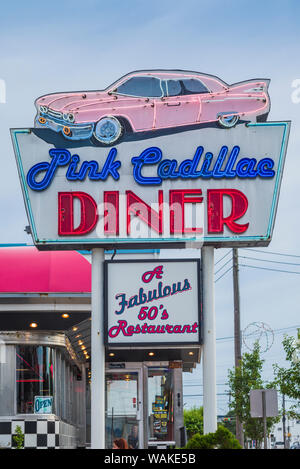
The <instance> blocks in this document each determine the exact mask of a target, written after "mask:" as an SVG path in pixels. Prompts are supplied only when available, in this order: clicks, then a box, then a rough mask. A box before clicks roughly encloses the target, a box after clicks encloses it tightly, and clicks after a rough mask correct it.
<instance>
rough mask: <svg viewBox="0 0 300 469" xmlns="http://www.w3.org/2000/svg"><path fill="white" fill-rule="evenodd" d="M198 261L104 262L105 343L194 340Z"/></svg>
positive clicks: (196, 335)
mask: <svg viewBox="0 0 300 469" xmlns="http://www.w3.org/2000/svg"><path fill="white" fill-rule="evenodd" d="M199 263H200V261H199V260H191V259H187V260H179V261H177V260H176V261H175V260H160V261H145V260H143V261H141V262H139V261H106V263H105V329H106V339H107V343H108V344H109V345H137V344H143V345H145V344H152V345H164V344H185V343H188V344H199V343H200V342H201V314H200V304H201V297H200V288H199V285H200V279H199V275H200V272H199V270H200V269H199Z"/></svg>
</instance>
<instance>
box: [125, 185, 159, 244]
mask: <svg viewBox="0 0 300 469" xmlns="http://www.w3.org/2000/svg"><path fill="white" fill-rule="evenodd" d="M126 195H127V234H128V235H129V234H130V222H131V217H130V214H132V215H135V216H137V217H139V218H141V219H142V220H143V221H144V222H145V223H146V224H147V225H148V226H149V227H150V228H152V229H153V230H155V231H156V232H157V233H159V234H162V232H163V191H158V205H159V209H158V212H156V211H155V210H153V208H151V207H150V205H148V204H146V202H144V201H143V200H142V199H140V198H139V197H138V196H137V195H136V194H135V193H134V192H132V191H126Z"/></svg>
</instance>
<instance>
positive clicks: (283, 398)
mask: <svg viewBox="0 0 300 469" xmlns="http://www.w3.org/2000/svg"><path fill="white" fill-rule="evenodd" d="M282 432H283V442H284V449H287V441H286V415H285V395H284V394H283V395H282Z"/></svg>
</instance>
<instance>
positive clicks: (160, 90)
mask: <svg viewBox="0 0 300 469" xmlns="http://www.w3.org/2000/svg"><path fill="white" fill-rule="evenodd" d="M268 86H269V80H248V81H244V82H241V83H236V84H234V85H227V84H226V83H225V82H224V81H222V80H220V79H219V78H217V77H213V76H211V75H207V74H201V73H195V72H182V71H168V72H166V71H156V72H154V71H141V72H133V73H129V74H128V75H126V76H125V77H122V78H120V80H118V81H116V82H115V83H113V84H112V85H110V86H109V87H108V88H107V89H106V90H104V91H89V92H76V93H72V92H68V93H54V94H49V95H46V96H42V97H41V98H38V99H37V100H36V103H35V105H36V109H37V116H36V119H35V126H36V127H40V128H49V129H52V130H54V131H55V132H61V133H62V135H64V137H66V138H67V139H71V140H81V139H90V138H91V139H92V141H94V142H95V143H101V144H103V145H111V144H114V143H117V142H118V141H120V139H121V138H122V136H124V134H126V133H128V132H129V133H136V132H142V131H151V130H158V129H166V128H173V127H178V126H184V125H193V124H206V123H210V122H217V123H218V124H219V126H220V127H222V128H230V127H234V126H235V125H236V124H237V123H238V122H239V121H240V120H243V121H254V122H256V121H257V122H263V121H265V120H266V119H267V116H268V113H269V110H270V100H269V96H268Z"/></svg>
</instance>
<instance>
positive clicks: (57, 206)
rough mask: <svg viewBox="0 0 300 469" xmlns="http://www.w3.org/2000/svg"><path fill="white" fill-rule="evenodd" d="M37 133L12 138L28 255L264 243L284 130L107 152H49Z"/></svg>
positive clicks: (216, 133)
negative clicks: (29, 238) (30, 243)
mask: <svg viewBox="0 0 300 469" xmlns="http://www.w3.org/2000/svg"><path fill="white" fill-rule="evenodd" d="M46 132H49V131H46V130H41V129H38V130H37V129H35V130H34V131H30V130H28V129H23V130H15V131H13V132H12V135H13V143H14V147H15V151H16V157H17V163H18V168H19V174H20V178H21V182H22V188H23V194H24V200H25V202H26V207H27V213H28V218H29V223H30V226H31V231H32V235H33V239H34V243H35V244H36V245H37V246H45V247H46V246H49V245H53V246H54V245H55V246H58V245H60V246H63V248H64V249H68V248H70V249H74V248H75V247H76V246H79V247H80V248H81V247H82V246H83V245H89V246H95V245H99V244H101V245H102V246H108V247H110V248H111V246H112V245H116V244H118V245H122V246H123V247H125V246H126V247H129V246H130V247H132V246H133V245H134V244H135V245H137V246H140V245H143V244H145V243H150V244H156V246H161V247H167V246H168V245H170V243H177V244H178V246H179V245H180V246H181V245H182V246H184V243H186V242H192V243H193V242H200V243H203V242H204V243H212V244H214V245H216V244H217V245H218V246H222V245H223V246H225V245H226V246H229V245H235V246H236V245H242V244H243V243H245V244H246V245H247V246H249V245H257V246H258V245H260V246H261V245H264V246H266V245H268V243H269V242H270V240H271V237H272V232H273V227H274V221H275V214H276V207H277V203H278V198H279V191H280V185H281V179H282V174H283V167H284V159H285V153H286V148H287V141H288V134H289V123H288V122H274V123H273V122H270V123H257V124H250V125H242V124H239V125H238V126H236V127H234V128H231V129H227V130H220V129H217V128H200V129H193V130H190V131H188V130H186V131H182V132H180V133H176V134H168V135H157V136H155V137H151V138H150V137H148V139H140V140H139V139H137V140H132V141H130V142H129V141H125V142H122V143H119V144H118V145H114V146H112V147H111V148H107V147H106V146H102V147H101V146H95V145H82V144H78V145H77V144H76V145H74V143H72V145H70V146H69V147H62V146H60V145H58V144H57V142H56V144H55V146H54V144H52V143H51V139H50V140H49V134H47V133H46ZM60 143H62V142H60ZM181 243H182V244H181ZM180 246H179V247H180Z"/></svg>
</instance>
